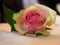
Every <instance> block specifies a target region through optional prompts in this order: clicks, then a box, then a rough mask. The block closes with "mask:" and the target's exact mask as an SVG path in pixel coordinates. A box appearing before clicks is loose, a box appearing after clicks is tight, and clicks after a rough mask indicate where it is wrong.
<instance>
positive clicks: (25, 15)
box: [13, 4, 56, 34]
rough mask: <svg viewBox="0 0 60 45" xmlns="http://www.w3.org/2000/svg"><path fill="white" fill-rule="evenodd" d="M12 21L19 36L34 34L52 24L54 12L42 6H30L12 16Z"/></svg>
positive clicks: (54, 17)
mask: <svg viewBox="0 0 60 45" xmlns="http://www.w3.org/2000/svg"><path fill="white" fill-rule="evenodd" d="M13 19H14V20H15V21H16V24H15V29H16V30H17V31H18V32H19V33H20V34H25V33H29V34H35V33H36V32H38V31H45V29H46V27H47V26H51V25H52V24H54V22H55V19H56V12H55V11H54V10H52V9H51V8H49V7H47V6H44V5H41V4H32V5H30V6H29V7H27V8H26V9H24V11H20V12H18V13H16V14H14V16H13Z"/></svg>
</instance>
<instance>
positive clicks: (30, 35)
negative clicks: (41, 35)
mask: <svg viewBox="0 0 60 45" xmlns="http://www.w3.org/2000/svg"><path fill="white" fill-rule="evenodd" d="M26 36H28V37H36V34H26Z"/></svg>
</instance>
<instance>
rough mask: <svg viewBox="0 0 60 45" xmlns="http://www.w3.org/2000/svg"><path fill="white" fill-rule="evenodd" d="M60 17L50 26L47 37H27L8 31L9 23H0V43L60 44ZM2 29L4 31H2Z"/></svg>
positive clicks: (27, 44) (4, 44)
mask: <svg viewBox="0 0 60 45" xmlns="http://www.w3.org/2000/svg"><path fill="white" fill-rule="evenodd" d="M59 20H60V17H58V18H57V19H56V23H55V24H54V25H53V26H52V27H53V30H51V33H50V36H48V37H42V36H40V37H27V36H22V35H20V34H18V33H17V32H10V31H11V27H10V26H9V24H7V23H6V24H0V31H1V32H0V45H60V22H59ZM2 30H3V31H4V32H2Z"/></svg>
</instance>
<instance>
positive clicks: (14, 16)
mask: <svg viewBox="0 0 60 45" xmlns="http://www.w3.org/2000/svg"><path fill="white" fill-rule="evenodd" d="M23 12H24V10H20V11H19V12H18V13H15V14H14V15H13V20H15V21H16V20H17V18H18V17H19V16H21V15H22V14H23Z"/></svg>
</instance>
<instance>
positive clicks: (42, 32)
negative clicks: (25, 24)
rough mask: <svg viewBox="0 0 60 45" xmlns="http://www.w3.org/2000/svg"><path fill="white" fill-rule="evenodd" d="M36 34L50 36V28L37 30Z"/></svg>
mask: <svg viewBox="0 0 60 45" xmlns="http://www.w3.org/2000/svg"><path fill="white" fill-rule="evenodd" d="M36 34H39V35H43V36H48V35H49V32H48V30H44V31H37V32H36Z"/></svg>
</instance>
